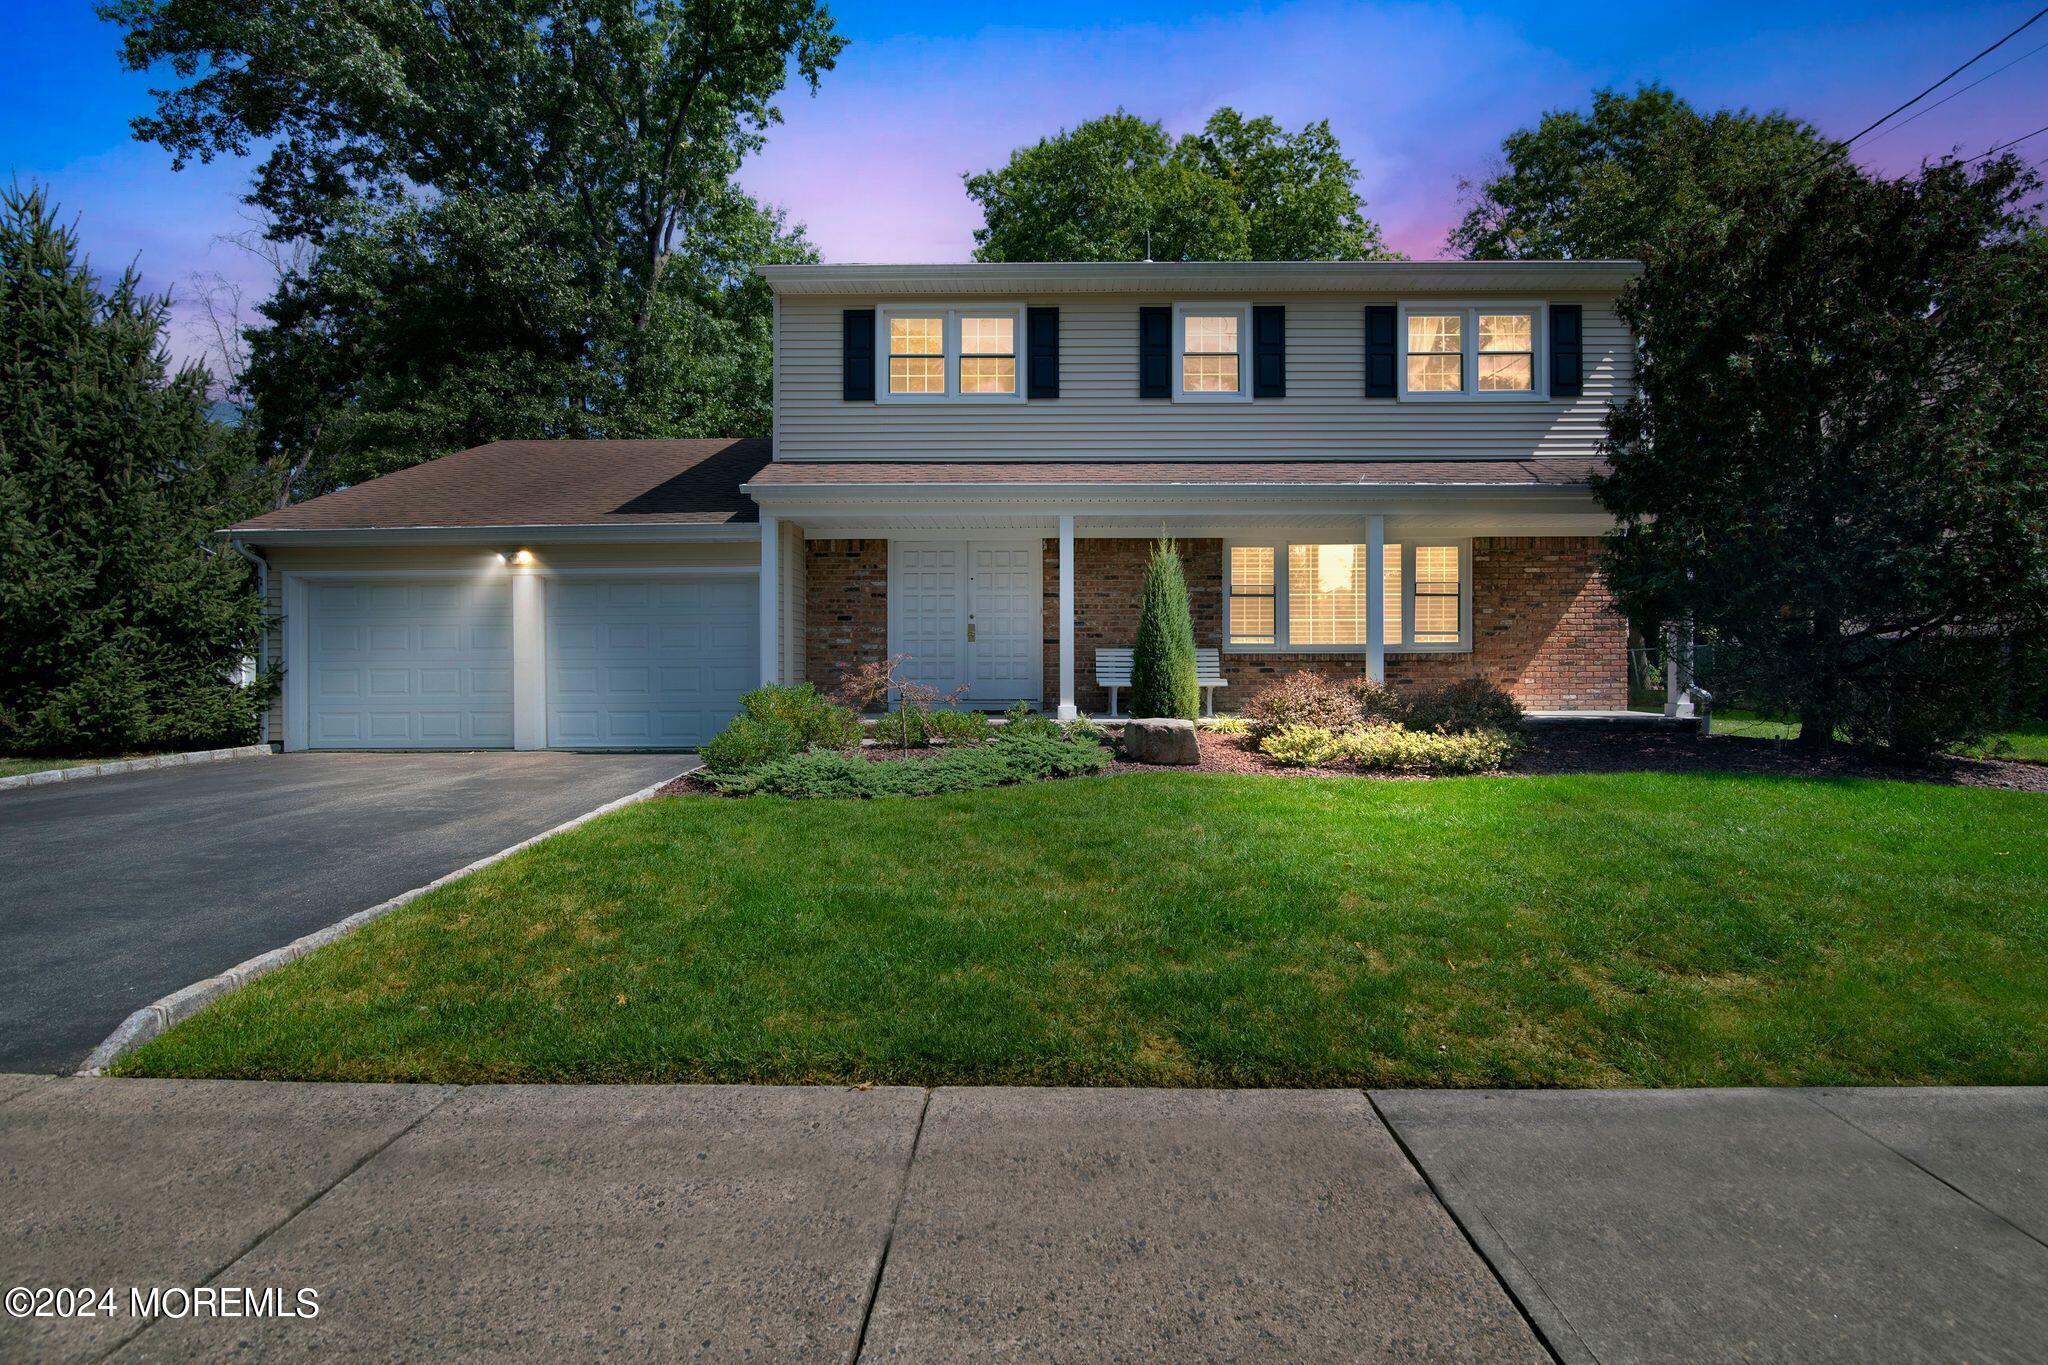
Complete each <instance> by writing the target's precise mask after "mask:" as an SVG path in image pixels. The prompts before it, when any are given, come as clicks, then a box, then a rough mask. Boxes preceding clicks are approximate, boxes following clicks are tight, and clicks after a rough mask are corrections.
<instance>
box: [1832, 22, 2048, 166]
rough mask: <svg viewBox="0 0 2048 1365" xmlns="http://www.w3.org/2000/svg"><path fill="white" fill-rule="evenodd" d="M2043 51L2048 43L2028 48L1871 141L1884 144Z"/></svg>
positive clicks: (1902, 120)
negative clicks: (1954, 100) (1906, 127)
mask: <svg viewBox="0 0 2048 1365" xmlns="http://www.w3.org/2000/svg"><path fill="white" fill-rule="evenodd" d="M2041 51H2048V43H2043V44H2041V46H2040V47H2030V48H2028V49H2027V50H2026V51H2025V52H2022V53H2021V54H2020V55H2019V56H2017V57H2015V58H2013V59H2012V60H2011V61H2009V62H2007V63H2006V64H2005V65H2004V66H1999V67H1993V68H1992V69H1991V70H1989V71H1987V72H1985V73H1984V74H1983V75H1981V76H1979V77H1978V78H1977V79H1976V80H1974V81H1971V82H1970V83H1969V84H1968V85H1966V86H1964V87H1963V88H1962V89H1960V90H1951V91H1949V92H1948V93H1947V94H1946V95H1943V96H1942V97H1941V98H1940V99H1938V100H1936V101H1935V102H1934V103H1932V104H1930V105H1928V106H1927V107H1926V108H1925V109H1922V110H1921V111H1920V112H1919V113H1917V114H1915V115H1913V118H1902V119H1900V120H1899V121H1898V122H1897V123H1894V124H1893V125H1892V126H1891V127H1889V128H1887V129H1885V130H1884V131H1883V132H1881V133H1879V134H1878V135H1877V136H1876V137H1874V138H1872V139H1870V140H1871V141H1872V142H1882V141H1884V140H1885V139H1886V138H1888V137H1890V136H1891V135H1892V134H1893V133H1896V132H1898V131H1899V129H1901V128H1903V127H1905V126H1906V125H1907V124H1909V123H1911V122H1913V120H1914V119H1923V118H1926V117H1927V116H1928V115H1929V114H1931V113H1933V112H1934V111H1935V110H1937V109H1939V108H1941V106H1942V105H1944V104H1947V103H1948V102H1949V101H1950V100H1952V99H1954V98H1955V97H1956V96H1957V95H1967V94H1969V93H1970V92H1971V91H1972V90H1975V89H1976V88H1977V87H1978V86H1980V85H1982V84H1984V82H1986V81H1988V80H1990V79H1991V78H1992V77H1993V76H1996V75H1997V74H1998V73H1999V72H2001V71H2010V70H2012V69H2013V68H2014V67H2016V66H2018V65H2019V64H2020V63H2021V62H2023V61H2025V60H2026V59H2027V58H2029V57H2031V56H2033V55H2034V54H2035V53H2036V52H2041Z"/></svg>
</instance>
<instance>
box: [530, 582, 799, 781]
mask: <svg viewBox="0 0 2048 1365" xmlns="http://www.w3.org/2000/svg"><path fill="white" fill-rule="evenodd" d="M757 599H758V592H757V590H756V588H755V586H754V581H753V580H752V579H751V578H666V577H664V578H557V579H550V580H549V582H548V599H547V637H548V744H549V745H550V746H551V747H555V748H562V749H602V748H623V749H680V748H693V747H695V746H696V745H699V744H702V743H703V742H704V741H705V740H707V739H709V738H711V737H712V736H713V735H715V734H717V733H718V732H719V731H720V730H721V729H723V728H724V726H725V723H726V722H727V721H728V720H731V719H732V717H733V713H734V712H735V711H737V710H739V699H740V693H742V692H745V691H746V690H747V689H749V688H751V687H752V686H753V685H754V680H755V679H756V678H757V677H759V676H760V640H759V636H758V635H757V634H756V633H755V626H754V623H755V621H756V619H757V616H758V601H757Z"/></svg>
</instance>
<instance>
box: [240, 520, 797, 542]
mask: <svg viewBox="0 0 2048 1365" xmlns="http://www.w3.org/2000/svg"><path fill="white" fill-rule="evenodd" d="M214 534H215V535H217V536H226V537H230V538H232V539H235V540H239V541H241V542H242V543H243V544H245V545H314V546H321V545H492V546H503V545H505V544H507V543H508V542H522V543H529V544H536V545H538V544H549V545H577V544H608V545H634V544H639V545H670V544H704V543H715V542H719V541H739V542H745V543H748V544H751V543H753V542H754V541H757V540H759V539H760V538H761V528H760V526H759V525H757V524H756V523H754V522H676V523H659V522H657V523H653V524H650V525H646V526H377V527H352V528H344V527H335V528H306V527H277V528H275V529H270V530H266V529H264V528H262V527H243V528H240V529H237V528H235V527H228V528H226V529H224V530H220V531H216V532H214Z"/></svg>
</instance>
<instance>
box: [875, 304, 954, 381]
mask: <svg viewBox="0 0 2048 1365" xmlns="http://www.w3.org/2000/svg"><path fill="white" fill-rule="evenodd" d="M945 391H946V319H945V318H944V317H892V318H890V319H889V392H891V393H944V392H945Z"/></svg>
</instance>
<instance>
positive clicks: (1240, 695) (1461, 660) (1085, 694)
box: [805, 536, 1628, 713]
mask: <svg viewBox="0 0 2048 1365" xmlns="http://www.w3.org/2000/svg"><path fill="white" fill-rule="evenodd" d="M1599 544H1600V542H1599V541H1598V539H1597V538H1593V537H1533V536H1496V537H1492V538H1481V539H1476V540H1474V541H1473V542H1472V617H1473V639H1472V652H1471V653H1469V654H1397V653H1389V654H1388V655H1387V681H1388V682H1389V683H1392V684H1393V685H1394V686H1396V687H1400V688H1422V687H1435V686H1441V685H1442V684H1443V683H1446V682H1450V681H1452V680H1454V679H1457V678H1463V677H1467V676H1470V675H1471V674H1474V673H1477V674H1480V675H1481V676H1483V677H1485V678H1488V679H1490V680H1491V681H1493V682H1496V683H1499V684H1500V685H1501V686H1503V687H1505V688H1507V690H1508V691H1509V692H1511V693H1513V694H1514V696H1515V698H1516V699H1517V700H1519V701H1520V702H1521V703H1522V704H1523V705H1524V706H1527V707H1529V708H1531V709H1532V710H1546V711H1548V710H1556V711H1592V710H1621V709H1623V708H1625V707H1626V706H1627V705H1628V623H1627V622H1626V621H1625V620H1624V619H1623V618H1622V617H1620V616H1619V615H1617V614H1616V613H1615V612H1614V611H1613V610H1612V609H1611V604H1612V600H1613V599H1612V596H1611V595H1610V594H1609V592H1608V591H1607V585H1606V584H1605V582H1604V581H1603V580H1602V579H1601V578H1600V575H1599V572H1598V571H1597V569H1596V568H1595V567H1594V556H1595V554H1596V553H1597V552H1598V549H1599ZM1150 553H1151V542H1150V541H1148V540H1092V539H1077V540H1076V541H1075V542H1074V692H1075V701H1076V702H1077V703H1078V704H1079V706H1080V707H1081V709H1082V710H1083V711H1085V712H1091V713H1092V712H1097V711H1101V710H1104V709H1106V708H1107V707H1108V705H1109V698H1108V695H1107V694H1106V693H1105V692H1104V691H1103V690H1102V689H1101V688H1099V687H1097V686H1095V666H1094V665H1095V651H1096V650H1097V649H1099V648H1103V647H1117V646H1127V645H1129V644H1130V643H1131V642H1132V641H1133V640H1135V639H1136V638H1137V634H1138V600H1139V596H1140V594H1141V593H1142V591H1143V589H1144V582H1145V561H1146V559H1147V557H1148V556H1149V555H1150ZM1181 556H1182V563H1183V565H1184V567H1185V571H1186V573H1187V579H1188V600H1189V606H1190V608H1191V610H1192V614H1193V617H1194V626H1195V643H1196V644H1197V645H1200V646H1202V647H1204V648H1213V647H1220V646H1221V645H1222V643H1223V542H1222V541H1220V540H1186V541H1182V542H1181ZM888 560H889V556H888V545H887V543H886V542H884V541H879V540H865V541H830V540H827V541H812V542H810V550H809V555H808V560H807V574H806V578H807V581H808V584H809V589H810V614H809V619H808V622H807V625H806V634H805V638H806V643H807V645H808V652H809V676H810V679H811V681H813V682H815V683H817V684H818V685H819V686H820V687H822V688H827V689H829V688H831V687H835V686H837V683H838V677H839V663H840V662H841V661H847V662H860V661H866V660H870V659H879V658H881V657H882V656H883V655H884V653H886V651H887V649H888V596H887V593H888ZM1044 564H1045V612H1044V621H1045V644H1044V650H1045V702H1044V704H1045V705H1046V707H1047V708H1050V707H1052V706H1053V705H1055V704H1056V703H1057V701H1058V699H1059V698H1058V690H1059V544H1058V542H1057V541H1051V540H1048V541H1046V542H1045V554H1044ZM1365 667H1366V664H1365V656H1364V655H1363V654H1225V655H1224V656H1223V673H1224V676H1225V677H1226V678H1228V679H1229V680H1230V687H1229V688H1228V689H1227V691H1225V692H1224V693H1222V694H1220V696H1219V701H1220V703H1221V704H1222V706H1223V707H1224V709H1228V710H1235V709H1236V708H1237V707H1239V706H1241V705H1242V704H1243V703H1244V702H1245V700H1247V699H1248V698H1249V697H1251V696H1252V695H1253V694H1254V693H1255V692H1257V691H1258V689H1259V688H1260V687H1261V686H1262V685H1264V684H1265V683H1267V682H1270V681H1271V680H1273V679H1275V678H1279V677H1283V676H1285V675H1286V674H1288V673H1292V672H1294V671H1295V670H1297V669H1302V668H1308V669H1313V670H1314V671H1316V672H1318V673H1322V674H1325V675H1326V676H1329V677H1337V678H1353V677H1363V676H1364V675H1365Z"/></svg>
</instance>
